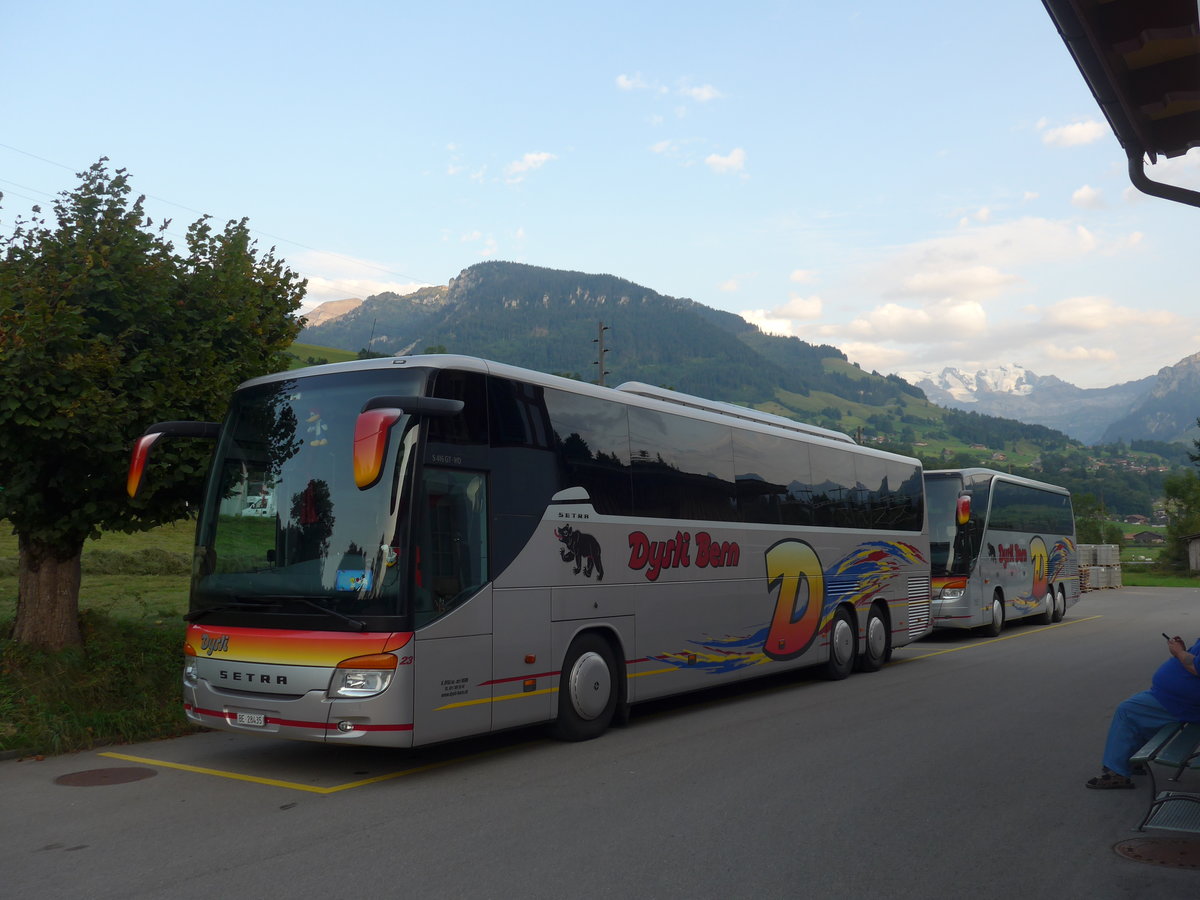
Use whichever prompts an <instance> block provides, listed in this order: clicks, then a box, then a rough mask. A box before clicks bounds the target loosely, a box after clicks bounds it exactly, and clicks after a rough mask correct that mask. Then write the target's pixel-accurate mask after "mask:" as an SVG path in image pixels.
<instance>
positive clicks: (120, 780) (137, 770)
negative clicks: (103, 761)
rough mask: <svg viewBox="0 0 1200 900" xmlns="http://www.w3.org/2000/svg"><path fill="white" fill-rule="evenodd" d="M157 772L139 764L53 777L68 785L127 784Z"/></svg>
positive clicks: (58, 781)
mask: <svg viewBox="0 0 1200 900" xmlns="http://www.w3.org/2000/svg"><path fill="white" fill-rule="evenodd" d="M157 774H158V773H157V772H155V771H154V770H153V769H146V768H143V767H141V766H122V767H118V768H112V769H88V770H87V771H86V772H72V773H71V774H70V775H59V776H58V777H57V778H55V779H54V783H55V784H65V785H67V786H68V787H98V786H100V785H102V784H128V783H129V782H131V781H141V780H142V779H143V778H153V777H154V776H155V775H157Z"/></svg>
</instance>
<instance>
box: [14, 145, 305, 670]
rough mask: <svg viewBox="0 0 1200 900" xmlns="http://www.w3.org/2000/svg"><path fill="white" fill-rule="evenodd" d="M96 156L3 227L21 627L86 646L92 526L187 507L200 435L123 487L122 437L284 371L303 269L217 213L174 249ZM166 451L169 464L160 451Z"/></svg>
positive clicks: (125, 184)
mask: <svg viewBox="0 0 1200 900" xmlns="http://www.w3.org/2000/svg"><path fill="white" fill-rule="evenodd" d="M107 162H108V161H107V159H101V160H100V161H99V162H97V163H96V164H95V165H93V166H92V167H91V168H90V169H89V170H88V171H87V172H84V173H81V174H80V175H79V178H80V179H81V182H80V184H79V186H78V187H77V188H75V189H74V190H72V191H66V192H63V193H62V194H61V195H60V196H59V198H58V199H56V200H55V201H54V204H53V207H54V213H53V217H52V219H53V221H48V218H49V217H44V216H43V214H42V212H41V210H40V209H39V208H37V207H34V209H33V216H32V218H30V219H18V220H17V222H16V225H15V228H14V230H13V233H12V235H11V236H9V237H7V238H2V239H0V250H2V255H0V473H2V474H0V478H2V479H3V488H4V490H3V491H2V492H0V519H7V520H8V521H9V522H10V523H11V524H12V525H13V530H14V531H15V532H16V534H17V542H18V548H19V555H20V561H19V563H18V588H17V616H16V622H15V624H14V631H13V637H14V638H15V639H16V640H18V641H20V642H22V643H27V644H33V645H37V646H41V647H46V648H49V649H59V648H62V647H66V646H70V645H76V644H79V643H80V631H79V624H78V605H79V577H80V566H79V563H80V554H81V551H82V549H83V542H84V540H85V539H87V538H88V537H89V536H95V535H96V534H97V533H98V531H99V529H101V528H103V529H106V530H120V531H137V530H142V529H146V528H151V527H154V526H155V525H159V524H162V523H163V522H167V521H172V520H176V519H179V518H181V517H183V516H184V515H186V514H187V511H188V506H187V500H188V498H193V499H194V497H195V496H196V494H197V492H198V489H199V486H200V479H201V478H202V477H203V470H204V467H205V458H206V455H207V452H206V451H207V449H208V448H201V447H197V446H195V445H194V444H192V445H190V446H189V445H188V442H175V444H176V446H173V447H169V448H164V449H166V450H167V452H164V453H163V454H161V456H160V457H159V461H158V465H156V466H155V472H154V475H153V476H152V477H151V478H150V479H148V481H149V483H148V484H147V486H146V489H145V490H144V491H143V492H142V493H140V494H139V496H138V497H137V498H136V499H134V500H130V499H129V498H128V497H127V496H126V494H125V491H124V482H125V471H126V466H127V464H128V453H129V447H130V444H131V443H132V441H133V440H134V438H136V437H137V436H138V435H139V434H141V432H142V431H143V430H144V428H145V427H146V426H147V425H149V424H151V423H153V422H156V421H163V420H170V419H206V420H212V419H216V418H219V417H220V416H221V415H222V414H223V411H224V408H225V404H226V402H227V398H228V396H229V394H230V392H231V391H232V389H233V387H234V386H236V385H237V383H238V382H240V381H242V380H244V379H246V378H249V377H252V376H254V375H260V374H263V373H265V372H268V371H275V370H281V369H285V368H287V364H288V358H287V354H286V348H287V347H288V346H289V345H290V344H291V343H292V341H293V340H294V339H295V336H296V334H297V333H298V331H299V329H300V326H301V324H302V323H301V322H300V321H299V320H297V319H295V318H294V317H293V315H292V314H293V313H294V312H295V310H297V309H298V308H299V305H300V301H301V299H302V298H303V296H304V288H305V282H304V281H302V280H301V279H300V278H299V277H298V276H297V275H296V274H295V273H294V272H292V271H291V270H289V269H288V268H287V267H286V266H285V265H284V263H283V262H282V261H281V260H279V259H277V258H276V257H275V253H274V250H273V249H272V250H270V251H267V252H265V253H262V252H260V251H259V250H258V248H257V247H256V245H255V243H254V241H253V240H252V239H251V238H250V234H249V229H248V228H247V225H246V221H245V220H244V219H243V220H242V221H235V222H230V223H228V224H227V225H226V226H225V228H224V229H223V230H221V231H216V230H214V229H213V227H212V225H211V224H210V222H209V220H208V218H207V217H205V218H202V219H200V220H199V221H197V222H195V223H194V224H193V225H192V226H191V227H190V228H189V229H188V232H187V237H186V244H187V247H186V253H185V254H184V255H182V256H180V255H177V254H176V253H175V251H174V248H173V247H172V245H171V244H170V242H169V241H167V240H166V238H165V237H164V231H165V228H166V223H164V224H163V225H161V226H159V227H158V228H157V229H154V225H153V223H152V222H151V221H150V220H149V219H148V218H147V217H146V215H145V212H144V208H143V200H144V198H142V197H138V198H137V199H131V196H130V195H131V188H130V185H129V177H128V175H127V174H126V172H125V170H123V169H117V170H116V171H115V172H110V171H109V169H108V167H107V165H106V164H107ZM164 463H165V464H164Z"/></svg>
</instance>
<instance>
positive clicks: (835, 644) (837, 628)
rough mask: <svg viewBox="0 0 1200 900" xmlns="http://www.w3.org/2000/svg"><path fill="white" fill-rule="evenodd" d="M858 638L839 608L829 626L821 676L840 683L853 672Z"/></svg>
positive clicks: (847, 614) (848, 616) (848, 615)
mask: <svg viewBox="0 0 1200 900" xmlns="http://www.w3.org/2000/svg"><path fill="white" fill-rule="evenodd" d="M857 643H858V638H857V635H855V633H854V624H853V623H852V622H851V621H850V614H849V613H847V612H846V610H845V609H844V608H843V607H841V606H839V607H838V608H837V612H835V613H834V614H833V621H832V622H831V623H830V624H829V659H827V660H826V661H825V667H824V669H823V670H822V674H824V676H825V677H826V678H827V679H829V680H830V681H840V680H841V679H843V678H845V677H846V676H847V675H849V674H850V673H851V672H853V671H854V660H855V657H856V656H857V653H856V650H857V646H856V645H857Z"/></svg>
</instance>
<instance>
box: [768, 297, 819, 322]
mask: <svg viewBox="0 0 1200 900" xmlns="http://www.w3.org/2000/svg"><path fill="white" fill-rule="evenodd" d="M824 311H825V303H824V301H823V300H822V299H821V298H820V297H818V296H816V295H814V296H812V297H801V296H800V295H799V294H792V295H791V298H790V299H789V300H788V302H787V303H785V304H783V306H780V307H778V308H777V309H773V310H771V315H772V316H775V317H777V318H780V319H800V320H802V321H816V320H817V319H819V318H821V314H822V313H823V312H824Z"/></svg>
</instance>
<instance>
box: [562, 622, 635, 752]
mask: <svg viewBox="0 0 1200 900" xmlns="http://www.w3.org/2000/svg"><path fill="white" fill-rule="evenodd" d="M619 695H620V691H619V689H618V686H617V664H616V659H615V657H614V656H613V651H612V648H611V647H610V646H609V644H608V641H606V640H604V638H602V637H600V636H599V635H598V634H594V633H593V634H582V635H580V636H579V637H577V638H576V639H575V640H574V641H572V642H571V647H570V649H569V650H568V651H567V657H566V660H565V661H564V662H563V667H562V673H561V674H560V675H559V683H558V718H557V719H556V720H555V722H554V726H553V732H554V736H555V737H557V738H559V739H560V740H564V741H588V740H591V739H592V738H596V737H599V736H600V735H602V734H604V732H605V731H606V730H608V726H609V724H610V723H611V722H612V720H613V714H614V713H615V712H616V709H617V701H618V700H619V699H620V696H619Z"/></svg>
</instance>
